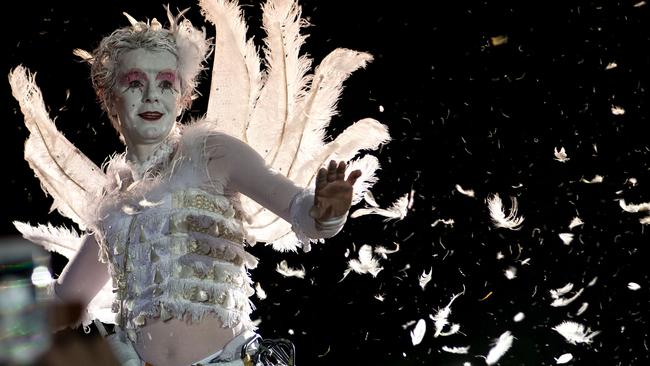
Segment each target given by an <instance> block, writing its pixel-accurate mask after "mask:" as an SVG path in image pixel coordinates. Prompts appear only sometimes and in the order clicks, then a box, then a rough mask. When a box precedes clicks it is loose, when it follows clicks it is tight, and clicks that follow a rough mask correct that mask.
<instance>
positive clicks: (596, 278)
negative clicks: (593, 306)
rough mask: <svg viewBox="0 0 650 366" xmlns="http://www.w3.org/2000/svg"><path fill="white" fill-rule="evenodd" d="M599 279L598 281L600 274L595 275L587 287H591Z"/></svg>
mask: <svg viewBox="0 0 650 366" xmlns="http://www.w3.org/2000/svg"><path fill="white" fill-rule="evenodd" d="M597 281H598V276H596V277H594V278H593V279H592V280H591V281H589V283H588V284H587V287H591V286H593V285H595V284H596V282H597Z"/></svg>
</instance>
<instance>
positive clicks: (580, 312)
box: [576, 302, 589, 316]
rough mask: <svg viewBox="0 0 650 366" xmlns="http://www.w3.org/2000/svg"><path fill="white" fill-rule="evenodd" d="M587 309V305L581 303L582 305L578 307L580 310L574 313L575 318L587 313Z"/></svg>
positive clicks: (586, 303)
mask: <svg viewBox="0 0 650 366" xmlns="http://www.w3.org/2000/svg"><path fill="white" fill-rule="evenodd" d="M588 307H589V303H588V302H583V303H582V305H580V309H578V311H576V316H580V315H582V313H584V312H585V311H587V308H588Z"/></svg>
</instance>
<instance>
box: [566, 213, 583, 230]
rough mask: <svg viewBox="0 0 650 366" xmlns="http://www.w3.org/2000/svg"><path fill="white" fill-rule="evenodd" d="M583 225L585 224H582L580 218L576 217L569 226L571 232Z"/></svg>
mask: <svg viewBox="0 0 650 366" xmlns="http://www.w3.org/2000/svg"><path fill="white" fill-rule="evenodd" d="M582 224H584V222H582V220H581V219H580V218H579V217H578V216H576V217H574V218H573V219H572V220H571V223H570V224H569V230H571V229H573V228H574V227H576V226H580V225H582Z"/></svg>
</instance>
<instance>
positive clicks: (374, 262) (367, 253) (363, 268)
mask: <svg viewBox="0 0 650 366" xmlns="http://www.w3.org/2000/svg"><path fill="white" fill-rule="evenodd" d="M382 269H384V268H383V267H380V266H379V260H378V259H377V258H374V257H373V255H372V247H371V246H370V245H367V244H364V245H362V246H361V248H359V259H350V260H349V261H348V269H346V270H345V272H343V278H342V279H341V281H343V279H345V277H347V275H348V274H349V273H350V271H354V272H357V273H359V274H364V273H370V274H371V275H372V276H373V277H377V274H379V272H380V271H381V270H382Z"/></svg>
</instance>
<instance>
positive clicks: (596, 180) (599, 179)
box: [580, 174, 604, 184]
mask: <svg viewBox="0 0 650 366" xmlns="http://www.w3.org/2000/svg"><path fill="white" fill-rule="evenodd" d="M603 180H604V178H603V176H602V175H598V174H596V176H594V177H593V178H591V180H587V179H585V178H582V179H580V181H581V182H582V183H587V184H594V183H602V182H603Z"/></svg>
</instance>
